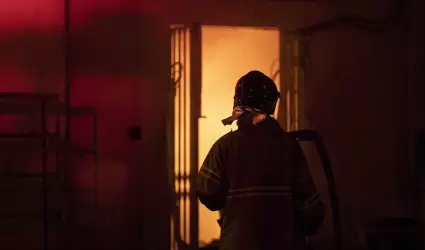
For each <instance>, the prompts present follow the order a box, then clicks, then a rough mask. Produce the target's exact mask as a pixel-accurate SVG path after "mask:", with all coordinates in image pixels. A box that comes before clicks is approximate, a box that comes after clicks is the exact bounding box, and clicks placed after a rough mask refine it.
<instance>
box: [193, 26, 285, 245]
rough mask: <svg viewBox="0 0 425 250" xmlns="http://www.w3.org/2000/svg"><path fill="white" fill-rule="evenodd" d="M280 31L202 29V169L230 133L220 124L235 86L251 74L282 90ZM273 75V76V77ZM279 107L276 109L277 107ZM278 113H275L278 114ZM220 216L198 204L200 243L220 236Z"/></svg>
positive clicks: (230, 104)
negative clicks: (263, 76)
mask: <svg viewBox="0 0 425 250" xmlns="http://www.w3.org/2000/svg"><path fill="white" fill-rule="evenodd" d="M279 53H280V52H279V30H278V29H263V28H252V27H228V26H227V27H226V26H203V27H202V83H201V86H202V92H201V114H202V119H200V120H199V139H198V140H199V164H198V165H199V166H201V164H202V162H203V160H204V159H205V157H206V155H207V154H208V151H209V150H210V148H211V146H212V145H213V144H214V142H215V141H216V140H217V139H219V138H220V137H221V136H223V135H224V134H226V133H228V132H230V130H232V129H233V130H235V129H237V126H236V124H235V123H233V125H232V126H231V127H228V126H223V125H222V124H221V122H220V121H221V120H222V119H223V118H225V117H228V116H229V115H231V113H232V108H233V95H234V89H235V85H236V82H237V81H238V80H239V78H240V77H241V76H243V75H244V74H246V73H248V72H249V71H250V70H259V71H261V72H263V73H264V74H266V75H268V76H269V77H271V78H274V80H275V82H276V83H277V86H278V89H279V81H280V79H279V73H278V74H275V73H276V72H278V71H277V70H279ZM273 75H274V76H273ZM278 106H279V105H277V107H278ZM277 113H278V111H276V114H277ZM217 219H218V212H211V211H209V210H208V209H207V208H205V206H203V205H202V204H199V243H200V244H206V243H208V242H210V241H211V240H213V239H215V238H219V236H220V228H219V226H218V225H217Z"/></svg>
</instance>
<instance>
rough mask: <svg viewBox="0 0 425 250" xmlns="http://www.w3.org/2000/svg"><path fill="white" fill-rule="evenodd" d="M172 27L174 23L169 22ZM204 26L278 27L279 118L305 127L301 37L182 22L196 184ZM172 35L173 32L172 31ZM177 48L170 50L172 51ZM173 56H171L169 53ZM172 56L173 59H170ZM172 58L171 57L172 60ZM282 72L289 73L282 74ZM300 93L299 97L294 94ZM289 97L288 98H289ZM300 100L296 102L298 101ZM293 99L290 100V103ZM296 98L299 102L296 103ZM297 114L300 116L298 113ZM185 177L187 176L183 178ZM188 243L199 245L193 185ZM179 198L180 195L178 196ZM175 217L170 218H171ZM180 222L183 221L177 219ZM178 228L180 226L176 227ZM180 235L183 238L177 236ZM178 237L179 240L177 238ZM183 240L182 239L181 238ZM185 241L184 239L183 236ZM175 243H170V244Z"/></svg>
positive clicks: (170, 134)
mask: <svg viewBox="0 0 425 250" xmlns="http://www.w3.org/2000/svg"><path fill="white" fill-rule="evenodd" d="M170 26H171V25H170ZM203 26H224V27H250V28H259V29H274V30H275V29H277V30H278V31H279V44H280V46H279V72H280V82H279V83H276V84H279V85H280V90H281V100H280V104H279V111H278V112H279V113H278V121H279V123H280V124H281V126H282V128H284V129H285V130H287V131H290V130H296V129H299V128H300V127H304V119H303V118H304V106H303V105H302V104H303V103H304V77H303V74H304V71H303V70H302V67H301V63H300V62H301V60H302V55H301V54H302V53H301V51H302V50H301V49H300V48H301V42H300V39H299V37H297V36H294V35H290V34H289V33H288V32H286V31H285V30H284V29H282V28H281V27H279V26H263V25H228V24H227V25H222V24H208V23H202V24H201V23H193V24H190V25H179V28H180V29H186V30H189V32H190V37H189V44H190V45H189V46H190V55H189V65H190V72H189V75H190V82H189V83H188V84H190V102H191V105H190V113H189V115H190V119H189V124H190V125H189V126H190V142H189V143H190V152H191V153H190V159H189V170H190V171H189V176H188V178H189V183H190V184H191V183H195V180H196V175H197V173H198V169H199V166H198V162H199V119H200V118H202V117H201V115H202V114H201V93H202V27H203ZM170 37H171V33H170ZM173 53H174V51H171V54H173ZM170 57H172V55H170ZM170 59H171V58H170ZM170 61H171V60H170ZM281 72H286V73H284V74H282V73H281ZM175 84H176V82H175V81H174V80H173V76H172V75H170V84H169V87H170V88H169V94H170V98H169V114H168V118H167V145H168V157H167V159H168V162H167V166H168V170H169V174H170V175H169V177H170V178H169V180H170V186H171V187H170V188H171V190H172V195H173V197H176V196H179V195H181V194H177V193H176V191H175V183H176V179H175V177H176V176H175V168H174V167H175V158H174V157H175V154H174V152H175V151H174V150H175V148H174V147H175V141H174V131H175V123H174V122H175V121H174V108H175V93H176V86H175ZM296 95H297V96H298V98H297V99H295V98H294V96H296ZM288 97H289V99H288ZM296 100H297V101H296ZM287 101H290V102H287ZM295 101H296V102H295ZM295 105H296V106H297V109H298V112H294V106H295ZM295 113H297V115H295ZM184 178H186V177H184ZM188 196H189V209H190V210H189V211H190V213H189V242H188V243H189V244H187V243H185V242H180V243H182V244H179V250H182V249H180V248H184V247H187V248H189V249H197V248H198V247H199V207H198V199H197V197H196V193H195V189H194V188H193V187H192V185H190V187H189V195H188ZM177 198H179V197H177ZM174 216H177V217H179V216H180V211H179V213H174ZM172 219H173V218H170V220H172ZM177 221H178V223H180V222H181V221H180V220H179V219H178V220H177ZM176 228H177V229H176ZM171 230H174V232H171V235H173V233H174V235H175V233H177V232H176V231H179V233H181V231H180V225H178V227H174V228H173V229H171ZM178 238H180V237H178ZM174 240H176V239H174ZM178 240H182V239H178ZM183 241H184V239H183ZM172 244H175V243H174V242H170V247H171V245H172Z"/></svg>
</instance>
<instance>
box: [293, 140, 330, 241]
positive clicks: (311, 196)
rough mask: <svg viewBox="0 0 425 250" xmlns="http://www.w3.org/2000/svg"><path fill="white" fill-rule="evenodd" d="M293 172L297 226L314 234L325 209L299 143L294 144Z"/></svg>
mask: <svg viewBox="0 0 425 250" xmlns="http://www.w3.org/2000/svg"><path fill="white" fill-rule="evenodd" d="M294 157H295V158H294V159H295V162H296V163H295V169H294V170H295V174H294V183H293V194H294V202H295V207H296V211H295V213H296V217H297V218H296V219H297V224H298V225H297V226H298V227H299V229H300V230H301V231H302V232H303V233H304V234H305V235H308V236H310V235H314V234H315V233H316V231H317V229H318V228H319V226H320V225H321V224H322V222H323V219H324V215H325V209H324V205H323V202H322V200H321V199H320V196H319V194H318V192H317V189H316V185H315V183H314V182H313V178H312V176H311V173H310V170H309V169H308V165H307V160H306V158H305V156H304V153H303V151H302V149H301V146H300V145H299V143H296V145H295V146H294Z"/></svg>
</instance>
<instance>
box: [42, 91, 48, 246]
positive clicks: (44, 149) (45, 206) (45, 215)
mask: <svg viewBox="0 0 425 250" xmlns="http://www.w3.org/2000/svg"><path fill="white" fill-rule="evenodd" d="M41 129H42V153H41V164H42V171H43V173H42V190H43V191H42V192H43V242H44V249H45V250H47V249H49V230H48V229H49V228H48V227H49V225H48V223H49V218H48V213H49V211H48V190H47V179H46V178H47V136H48V134H47V129H46V100H45V99H44V97H42V99H41Z"/></svg>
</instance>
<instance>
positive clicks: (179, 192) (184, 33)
mask: <svg viewBox="0 0 425 250" xmlns="http://www.w3.org/2000/svg"><path fill="white" fill-rule="evenodd" d="M170 32H171V75H170V90H169V93H170V98H169V103H170V105H169V115H168V117H169V118H170V119H169V120H168V140H169V141H168V146H169V148H168V150H169V154H168V155H169V158H168V166H169V172H170V186H171V189H172V193H173V196H174V197H175V199H174V201H175V203H173V208H172V211H173V212H172V216H171V225H170V226H171V233H170V234H171V244H170V245H171V249H172V250H183V249H197V247H198V220H199V218H198V200H197V198H196V196H195V193H194V190H193V188H192V185H191V183H193V181H194V178H195V177H196V174H197V172H198V119H199V117H200V95H201V91H200V86H201V40H200V26H199V25H193V26H191V27H187V26H173V27H171V31H170Z"/></svg>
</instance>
